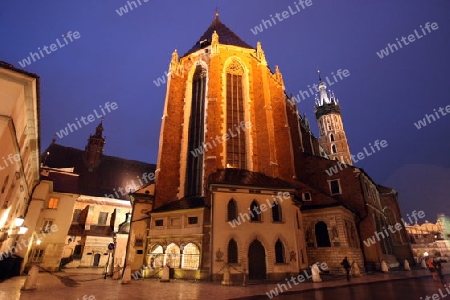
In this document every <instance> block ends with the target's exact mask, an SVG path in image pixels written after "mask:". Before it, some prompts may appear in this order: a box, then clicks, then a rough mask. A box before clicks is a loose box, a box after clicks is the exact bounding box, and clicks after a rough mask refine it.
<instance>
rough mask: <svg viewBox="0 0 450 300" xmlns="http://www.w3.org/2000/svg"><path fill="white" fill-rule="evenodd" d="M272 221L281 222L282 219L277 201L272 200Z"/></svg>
mask: <svg viewBox="0 0 450 300" xmlns="http://www.w3.org/2000/svg"><path fill="white" fill-rule="evenodd" d="M272 221H273V222H281V221H282V218H281V205H280V204H279V203H278V202H277V201H274V202H273V204H272Z"/></svg>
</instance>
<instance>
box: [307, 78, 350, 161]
mask: <svg viewBox="0 0 450 300" xmlns="http://www.w3.org/2000/svg"><path fill="white" fill-rule="evenodd" d="M315 114H316V119H317V124H318V126H319V144H320V146H321V147H322V148H323V149H324V150H325V151H326V153H327V154H328V157H329V158H330V159H333V160H339V161H340V162H342V163H344V164H348V165H353V161H352V159H351V156H350V148H349V146H348V142H347V137H346V135H345V130H344V125H343V124H342V116H341V108H340V106H339V102H338V100H337V99H336V98H335V96H334V93H331V92H329V93H327V85H326V84H325V83H324V82H323V81H322V78H321V77H320V72H319V95H316V111H315Z"/></svg>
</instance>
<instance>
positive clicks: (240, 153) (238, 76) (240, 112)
mask: <svg viewBox="0 0 450 300" xmlns="http://www.w3.org/2000/svg"><path fill="white" fill-rule="evenodd" d="M243 75H244V69H243V68H242V66H241V65H240V64H239V63H238V62H237V61H233V62H232V63H231V64H230V65H229V66H228V68H227V70H226V105H227V108H226V109H227V111H226V114H227V115H226V120H227V127H226V129H225V130H226V131H227V134H228V131H231V132H232V133H233V134H230V135H229V136H230V138H229V139H228V140H227V141H226V151H227V156H226V157H227V158H226V161H227V166H228V167H231V168H239V169H246V168H247V163H246V146H245V134H244V133H243V132H240V133H239V134H238V133H236V132H235V126H239V125H240V124H241V122H244V123H245V118H244V116H245V114H244V91H243V84H242V83H243Z"/></svg>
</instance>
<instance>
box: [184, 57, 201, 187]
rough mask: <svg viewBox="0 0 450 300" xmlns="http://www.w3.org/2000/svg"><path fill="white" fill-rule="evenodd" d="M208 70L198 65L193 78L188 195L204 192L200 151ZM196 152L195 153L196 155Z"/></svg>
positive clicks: (189, 134)
mask: <svg viewBox="0 0 450 300" xmlns="http://www.w3.org/2000/svg"><path fill="white" fill-rule="evenodd" d="M205 92H206V70H205V69H204V68H203V67H202V66H200V65H198V66H197V67H196V68H195V72H194V76H193V78H192V105H191V115H190V117H189V131H188V155H187V157H188V159H187V168H186V185H185V186H186V188H185V194H186V195H187V196H193V195H201V194H202V177H203V153H199V152H198V148H199V147H201V145H202V144H203V142H204V140H205V138H204V127H205V120H204V118H205ZM194 154H195V155H194Z"/></svg>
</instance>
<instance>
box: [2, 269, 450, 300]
mask: <svg viewBox="0 0 450 300" xmlns="http://www.w3.org/2000/svg"><path fill="white" fill-rule="evenodd" d="M446 265H447V264H446ZM444 270H446V271H447V272H446V273H450V272H448V267H445V268H444ZM101 271H102V270H101V269H74V270H66V271H65V272H58V273H55V274H49V273H39V277H38V283H37V288H36V290H32V291H21V290H20V288H21V287H22V286H23V283H24V281H25V278H26V276H20V277H13V278H11V279H8V280H6V281H4V282H3V283H0V300H16V299H21V300H53V299H58V300H60V299H64V300H82V299H83V300H94V299H95V300H115V299H125V300H135V299H158V300H163V299H214V300H221V299H236V298H245V297H249V296H252V295H265V294H266V292H269V291H270V290H272V289H274V288H275V287H276V286H277V284H276V283H272V284H260V285H248V286H246V287H243V286H222V285H219V284H216V283H204V282H202V283H199V282H189V281H181V280H171V282H169V283H162V282H159V280H154V279H151V280H150V279H146V280H132V281H131V283H129V284H121V283H120V281H117V280H112V279H111V278H107V279H103V276H102V274H101ZM423 276H430V274H429V272H428V271H427V270H413V271H410V272H406V271H397V272H393V273H390V274H382V273H374V274H368V275H365V276H362V277H359V278H352V280H351V282H350V283H347V281H346V280H345V278H343V277H342V278H339V279H336V280H331V281H325V282H322V283H311V282H308V283H300V284H298V285H294V284H292V288H291V289H289V292H294V291H298V292H300V291H306V290H312V289H320V288H326V287H337V286H343V285H347V284H351V285H354V284H363V283H370V282H380V281H391V280H399V279H405V278H413V277H423ZM83 297H84V298H83Z"/></svg>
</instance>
